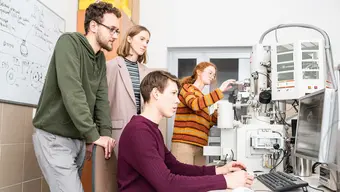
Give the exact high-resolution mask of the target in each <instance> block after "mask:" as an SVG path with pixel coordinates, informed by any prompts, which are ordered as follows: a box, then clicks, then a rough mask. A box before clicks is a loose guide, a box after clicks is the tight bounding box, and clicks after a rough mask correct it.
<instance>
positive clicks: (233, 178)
mask: <svg viewBox="0 0 340 192" xmlns="http://www.w3.org/2000/svg"><path fill="white" fill-rule="evenodd" d="M224 179H225V180H226V182H227V188H228V189H235V188H238V187H247V188H250V187H251V186H252V184H253V182H254V176H252V175H250V174H248V173H247V172H246V171H243V170H241V171H235V172H232V173H228V174H227V175H224Z"/></svg>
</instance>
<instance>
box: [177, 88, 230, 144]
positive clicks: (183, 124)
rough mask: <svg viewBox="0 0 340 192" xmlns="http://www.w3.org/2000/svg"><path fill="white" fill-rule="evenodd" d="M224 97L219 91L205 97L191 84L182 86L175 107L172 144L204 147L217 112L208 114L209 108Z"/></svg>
mask: <svg viewBox="0 0 340 192" xmlns="http://www.w3.org/2000/svg"><path fill="white" fill-rule="evenodd" d="M223 97H224V95H223V93H222V92H221V90H220V89H215V90H214V91H212V92H211V93H209V94H207V95H203V93H202V92H201V91H200V90H199V89H198V88H196V87H195V86H194V85H191V84H184V85H183V87H182V89H181V91H180V93H179V100H180V103H179V104H178V107H177V112H176V117H175V126H174V133H173V137H172V142H179V143H187V144H192V145H195V146H200V147H203V146H206V145H207V144H208V134H209V130H210V128H211V127H212V126H213V125H215V124H216V123H217V110H215V112H214V113H213V114H211V115H210V114H209V108H208V107H209V106H211V105H213V104H214V103H216V102H217V101H219V100H221V99H222V98H223Z"/></svg>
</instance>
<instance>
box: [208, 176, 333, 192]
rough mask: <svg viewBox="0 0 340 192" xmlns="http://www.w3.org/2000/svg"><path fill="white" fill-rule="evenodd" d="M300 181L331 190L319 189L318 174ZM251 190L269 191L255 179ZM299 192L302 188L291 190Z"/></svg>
mask: <svg viewBox="0 0 340 192" xmlns="http://www.w3.org/2000/svg"><path fill="white" fill-rule="evenodd" d="M300 178H301V179H302V180H304V181H306V182H308V184H309V185H310V186H312V187H314V188H318V189H321V190H323V191H324V192H331V190H329V189H327V188H325V187H321V186H320V187H319V185H320V184H319V175H318V174H313V175H312V176H310V177H300ZM251 189H252V190H253V191H254V192H257V191H258V192H266V191H268V192H269V191H270V189H268V188H267V187H266V186H265V185H263V184H262V183H261V182H260V181H259V180H257V179H255V181H254V184H253V186H252V187H251ZM307 189H308V192H320V191H318V190H315V189H312V188H310V187H307ZM222 191H223V192H226V191H227V192H232V191H233V190H231V189H227V190H215V191H210V192H222ZM294 191H296V192H300V191H303V190H302V188H299V189H296V190H293V191H292V192H294Z"/></svg>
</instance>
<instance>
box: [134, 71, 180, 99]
mask: <svg viewBox="0 0 340 192" xmlns="http://www.w3.org/2000/svg"><path fill="white" fill-rule="evenodd" d="M168 80H170V81H173V82H175V83H176V84H177V87H178V90H179V89H180V83H179V81H178V79H177V77H176V76H175V75H172V74H171V73H169V72H166V71H162V70H157V71H153V72H151V73H149V74H148V75H146V76H145V77H144V79H143V80H142V82H141V84H140V92H141V94H142V97H143V99H144V102H145V103H147V102H149V100H150V94H151V91H152V89H153V88H157V89H158V90H159V91H160V92H161V93H163V91H164V89H165V87H166V86H167V84H168Z"/></svg>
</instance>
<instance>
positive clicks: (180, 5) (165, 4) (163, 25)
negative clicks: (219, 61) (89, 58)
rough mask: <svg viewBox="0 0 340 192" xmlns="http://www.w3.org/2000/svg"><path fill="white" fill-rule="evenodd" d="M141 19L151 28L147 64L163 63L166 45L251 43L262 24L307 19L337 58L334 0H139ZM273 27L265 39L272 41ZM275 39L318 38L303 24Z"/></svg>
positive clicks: (339, 40)
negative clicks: (323, 34) (328, 41)
mask: <svg viewBox="0 0 340 192" xmlns="http://www.w3.org/2000/svg"><path fill="white" fill-rule="evenodd" d="M140 6H141V10H140V24H142V25H145V26H146V27H148V28H149V29H150V31H151V33H152V36H151V41H150V44H149V48H148V53H149V58H150V59H149V65H150V66H157V67H166V66H167V47H217V46H218V47H219V46H252V45H254V44H256V43H257V42H258V41H259V39H260V36H261V35H262V33H263V32H264V31H266V30H267V29H269V28H271V27H274V26H277V25H279V24H283V23H306V24H312V25H315V26H318V27H320V28H322V29H323V30H325V31H326V32H327V33H328V34H329V36H330V38H331V42H332V46H333V47H332V48H333V54H334V60H335V61H336V63H340V36H339V35H338V34H340V28H339V27H338V21H337V19H336V18H339V17H340V11H339V7H340V1H338V0H323V1H320V0H299V1H294V0H276V1H272V0H258V1H252V0H238V1H226V0H214V1H205V0H185V1H183V0H171V1H167V0H153V1H150V0H141V2H140ZM274 34H275V33H274V32H273V33H271V34H270V35H268V36H267V37H266V39H265V42H275V38H274V37H275V36H274ZM277 36H278V40H279V41H285V40H296V39H299V38H319V37H321V36H320V35H319V34H318V33H316V32H314V31H310V30H305V29H295V28H291V29H283V30H279V31H278V33H277Z"/></svg>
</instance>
